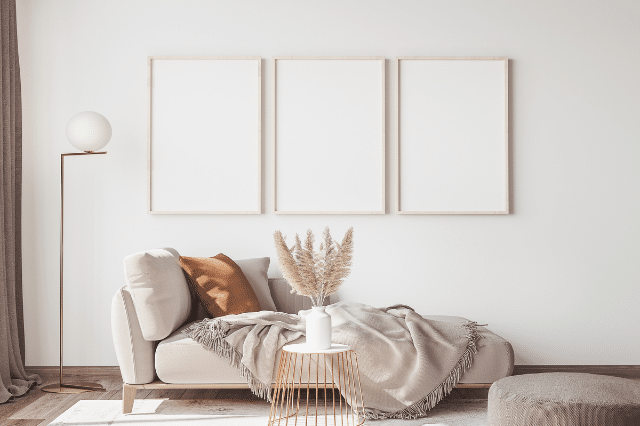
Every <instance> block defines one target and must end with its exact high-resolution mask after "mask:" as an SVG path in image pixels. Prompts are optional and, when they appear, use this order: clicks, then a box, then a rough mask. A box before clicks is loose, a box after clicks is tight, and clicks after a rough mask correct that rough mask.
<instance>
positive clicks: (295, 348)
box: [282, 343, 351, 354]
mask: <svg viewBox="0 0 640 426" xmlns="http://www.w3.org/2000/svg"><path fill="white" fill-rule="evenodd" d="M282 350H283V351H287V352H293V353H298V354H337V353H340V352H347V351H350V350H351V346H349V345H340V344H338V343H332V344H331V349H325V350H321V349H312V348H310V347H308V346H307V344H306V343H298V344H295V345H285V346H284V347H283V348H282Z"/></svg>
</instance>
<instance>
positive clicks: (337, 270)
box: [273, 227, 353, 306]
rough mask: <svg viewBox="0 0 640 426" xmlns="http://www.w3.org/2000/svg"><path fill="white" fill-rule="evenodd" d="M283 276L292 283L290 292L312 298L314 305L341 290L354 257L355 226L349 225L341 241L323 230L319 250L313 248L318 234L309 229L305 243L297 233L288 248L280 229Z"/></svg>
mask: <svg viewBox="0 0 640 426" xmlns="http://www.w3.org/2000/svg"><path fill="white" fill-rule="evenodd" d="M273 239H274V240H275V243H276V250H277V252H278V261H279V263H280V269H281V270H282V275H283V276H284V278H285V279H286V280H287V282H288V283H289V285H291V293H298V294H300V295H302V296H307V297H309V298H310V299H311V302H312V303H313V306H322V304H323V303H324V299H325V298H326V297H327V296H329V295H330V294H333V293H335V292H336V291H338V288H339V287H340V285H342V283H343V282H344V279H345V278H346V277H347V276H348V275H349V272H351V259H352V257H353V228H349V230H348V231H347V233H346V234H345V235H344V238H343V239H342V243H338V242H337V241H334V240H333V239H332V238H331V233H330V232H329V228H328V227H327V228H325V229H324V233H323V235H322V239H323V241H322V242H321V243H320V247H319V250H318V251H317V252H316V251H315V249H314V242H315V237H314V235H313V232H312V231H311V230H308V231H307V238H306V239H305V241H304V243H303V242H302V241H301V240H300V237H299V236H298V234H296V238H295V243H294V244H293V245H292V246H291V247H288V246H287V243H286V242H285V239H284V237H283V236H282V233H281V232H280V231H276V232H274V234H273Z"/></svg>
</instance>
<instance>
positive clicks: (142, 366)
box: [111, 287, 156, 385]
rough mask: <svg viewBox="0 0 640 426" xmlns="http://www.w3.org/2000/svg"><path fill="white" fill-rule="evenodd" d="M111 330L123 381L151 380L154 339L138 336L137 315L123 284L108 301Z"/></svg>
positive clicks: (153, 371) (152, 375)
mask: <svg viewBox="0 0 640 426" xmlns="http://www.w3.org/2000/svg"><path fill="white" fill-rule="evenodd" d="M111 333H112V335H113V345H114V346H115V349H116V356H117V357H118V364H119V365H120V373H121V374H122V380H123V381H124V382H125V383H129V384H135V385H141V384H146V383H151V382H152V381H153V380H154V377H155V365H154V350H155V345H156V342H150V341H147V340H145V339H144V337H142V330H141V329H140V323H139V322H138V316H137V314H136V310H135V308H134V306H133V301H132V300H131V294H130V293H129V291H128V289H127V288H126V287H123V288H121V289H119V290H118V291H117V292H116V294H115V295H114V296H113V299H112V301H111Z"/></svg>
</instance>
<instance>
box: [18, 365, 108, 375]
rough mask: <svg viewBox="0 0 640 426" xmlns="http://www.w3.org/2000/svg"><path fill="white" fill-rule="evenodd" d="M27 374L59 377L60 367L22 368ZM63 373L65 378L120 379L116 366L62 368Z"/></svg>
mask: <svg viewBox="0 0 640 426" xmlns="http://www.w3.org/2000/svg"><path fill="white" fill-rule="evenodd" d="M24 369H25V371H26V372H27V373H31V374H37V375H39V376H40V377H58V376H59V375H60V366H57V365H56V366H31V367H25V368H24ZM63 373H64V375H65V377H66V376H100V377H114V378H115V377H121V375H120V367H118V366H115V367H113V366H108V367H103V366H96V367H88V366H76V367H67V366H65V367H64V370H63Z"/></svg>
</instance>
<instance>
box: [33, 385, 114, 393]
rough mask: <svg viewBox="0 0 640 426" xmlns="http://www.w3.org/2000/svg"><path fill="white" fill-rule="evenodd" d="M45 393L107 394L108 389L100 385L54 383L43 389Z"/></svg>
mask: <svg viewBox="0 0 640 426" xmlns="http://www.w3.org/2000/svg"><path fill="white" fill-rule="evenodd" d="M42 391H43V392H49V393H82V392H106V389H105V388H104V387H102V385H101V384H99V383H90V382H73V383H63V384H60V383H54V384H52V385H47V386H44V387H43V388H42Z"/></svg>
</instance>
